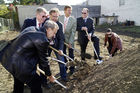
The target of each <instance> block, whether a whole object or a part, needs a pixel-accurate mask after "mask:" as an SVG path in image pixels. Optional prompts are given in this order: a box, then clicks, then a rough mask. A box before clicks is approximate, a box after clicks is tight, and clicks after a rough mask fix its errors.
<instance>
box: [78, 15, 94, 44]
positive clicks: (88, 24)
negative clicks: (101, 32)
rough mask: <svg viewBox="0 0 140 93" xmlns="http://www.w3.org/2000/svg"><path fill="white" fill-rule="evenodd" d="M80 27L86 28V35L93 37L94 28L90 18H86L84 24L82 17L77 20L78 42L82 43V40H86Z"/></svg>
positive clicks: (84, 33)
mask: <svg viewBox="0 0 140 93" xmlns="http://www.w3.org/2000/svg"><path fill="white" fill-rule="evenodd" d="M82 27H87V28H88V33H89V34H91V35H93V34H94V30H95V26H94V22H93V19H92V18H89V17H88V18H87V20H86V22H85V21H84V19H83V18H82V17H79V18H77V29H76V30H77V31H78V41H79V43H82V41H83V39H85V38H87V36H86V32H85V31H83V30H82Z"/></svg>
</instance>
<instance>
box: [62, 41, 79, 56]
mask: <svg viewBox="0 0 140 93" xmlns="http://www.w3.org/2000/svg"><path fill="white" fill-rule="evenodd" d="M64 44H65V45H66V46H67V47H69V45H68V44H67V43H64ZM71 49H73V50H74V51H75V52H77V53H78V54H80V51H79V50H77V49H75V48H73V47H71Z"/></svg>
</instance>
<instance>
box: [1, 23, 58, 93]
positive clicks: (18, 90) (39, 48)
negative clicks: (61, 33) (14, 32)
mask: <svg viewBox="0 0 140 93" xmlns="http://www.w3.org/2000/svg"><path fill="white" fill-rule="evenodd" d="M43 27H44V29H45V31H46V33H44V32H41V31H36V30H37V28H36V27H28V28H26V29H25V30H24V31H23V32H22V33H20V35H19V36H18V37H17V38H16V39H15V40H14V41H13V42H12V43H11V44H10V45H9V46H8V47H7V48H4V50H2V52H0V54H3V55H2V57H1V59H0V61H1V63H2V65H3V66H4V67H5V68H6V69H7V70H8V71H9V72H10V73H11V74H12V75H13V77H14V92H13V93H23V90H24V83H25V84H27V85H28V86H29V87H30V89H31V93H42V89H41V78H40V76H39V75H38V74H37V73H36V69H37V64H39V65H40V67H41V68H42V70H43V71H44V72H45V75H46V76H48V77H49V80H50V81H51V82H54V81H55V78H54V77H53V76H52V75H51V71H50V66H49V61H48V59H47V58H46V57H47V56H48V46H49V41H48V39H51V38H52V37H54V36H55V34H56V32H57V30H58V28H59V27H58V25H57V24H56V23H55V22H53V21H47V22H45V24H44V26H43Z"/></svg>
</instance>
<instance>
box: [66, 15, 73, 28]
mask: <svg viewBox="0 0 140 93" xmlns="http://www.w3.org/2000/svg"><path fill="white" fill-rule="evenodd" d="M71 23H72V20H71V16H70V17H69V20H68V23H67V26H66V28H68V27H70V25H71Z"/></svg>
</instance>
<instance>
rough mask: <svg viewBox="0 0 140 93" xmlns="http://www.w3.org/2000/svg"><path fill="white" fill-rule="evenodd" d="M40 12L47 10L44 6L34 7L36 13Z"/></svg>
mask: <svg viewBox="0 0 140 93" xmlns="http://www.w3.org/2000/svg"><path fill="white" fill-rule="evenodd" d="M42 12H44V13H46V14H47V10H46V9H45V8H43V7H38V8H37V9H36V13H37V14H39V13H42Z"/></svg>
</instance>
